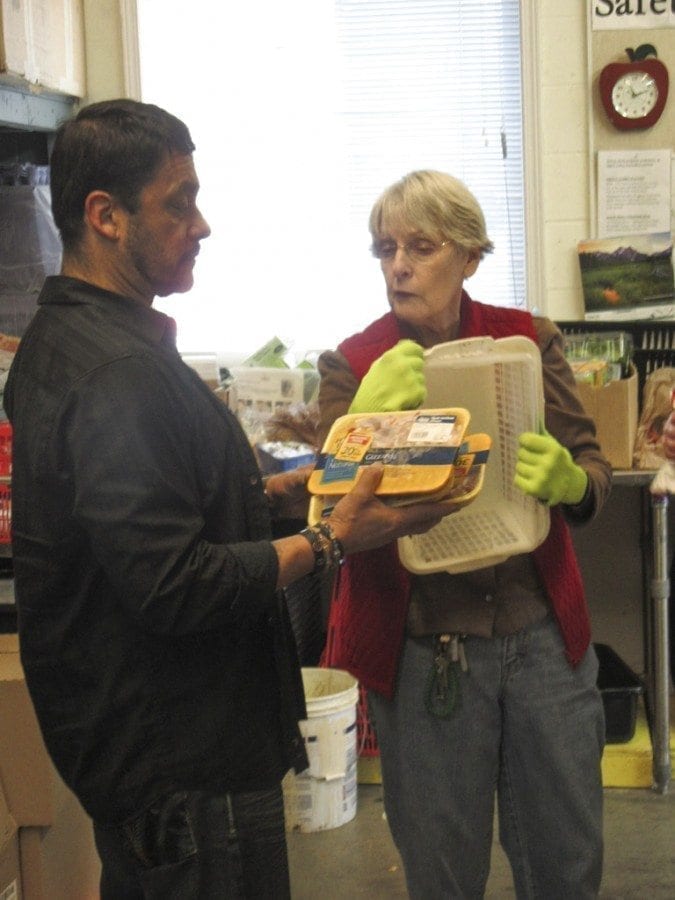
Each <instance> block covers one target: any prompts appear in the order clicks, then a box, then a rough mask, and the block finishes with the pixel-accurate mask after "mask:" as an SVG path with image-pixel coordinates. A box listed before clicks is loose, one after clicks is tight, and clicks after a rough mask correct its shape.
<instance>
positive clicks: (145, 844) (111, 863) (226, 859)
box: [94, 787, 290, 900]
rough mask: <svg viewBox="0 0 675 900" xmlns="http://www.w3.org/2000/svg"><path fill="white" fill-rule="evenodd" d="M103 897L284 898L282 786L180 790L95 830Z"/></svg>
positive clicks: (287, 891) (141, 899) (150, 899)
mask: <svg viewBox="0 0 675 900" xmlns="http://www.w3.org/2000/svg"><path fill="white" fill-rule="evenodd" d="M94 835H95V837H96V846H97V849H98V853H99V856H100V857H101V862H102V864H103V871H102V874H101V900H223V898H228V900H230V898H232V900H243V898H251V900H288V898H289V897H290V883H289V874H288V860H287V853H286V832H285V826H284V805H283V794H282V791H281V787H277V788H274V789H272V790H265V791H255V792H251V793H243V794H209V793H205V792H201V791H195V792H186V791H180V792H177V793H174V794H169V795H168V796H165V797H162V798H161V800H159V801H158V802H157V803H155V804H153V805H152V806H151V807H150V808H149V809H147V810H146V811H145V812H143V813H141V815H139V816H138V817H137V818H135V819H132V820H131V821H129V822H126V823H125V824H124V825H120V826H118V827H115V828H107V827H102V826H100V825H95V826H94Z"/></svg>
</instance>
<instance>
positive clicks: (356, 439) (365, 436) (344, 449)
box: [335, 431, 373, 462]
mask: <svg viewBox="0 0 675 900" xmlns="http://www.w3.org/2000/svg"><path fill="white" fill-rule="evenodd" d="M372 442H373V436H372V434H369V433H368V432H367V431H350V432H349V434H348V435H347V436H346V437H345V439H344V440H343V441H342V443H341V444H340V448H339V450H338V451H337V453H336V454H335V459H336V460H339V461H340V462H361V460H362V459H363V458H364V456H365V455H366V453H367V451H368V448H369V447H370V445H371V444H372Z"/></svg>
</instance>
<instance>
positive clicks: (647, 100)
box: [612, 72, 659, 119]
mask: <svg viewBox="0 0 675 900" xmlns="http://www.w3.org/2000/svg"><path fill="white" fill-rule="evenodd" d="M658 98H659V89H658V87H657V85H656V81H655V80H654V78H652V76H651V75H650V74H649V73H648V72H627V73H626V74H625V75H622V76H621V78H619V79H618V80H617V82H616V84H615V85H614V87H613V88H612V105H613V107H614V109H615V110H616V112H617V113H618V114H619V115H620V116H623V118H624V119H641V118H642V117H643V116H646V115H647V114H648V113H650V112H651V111H652V110H653V109H654V107H655V106H656V103H657V100H658Z"/></svg>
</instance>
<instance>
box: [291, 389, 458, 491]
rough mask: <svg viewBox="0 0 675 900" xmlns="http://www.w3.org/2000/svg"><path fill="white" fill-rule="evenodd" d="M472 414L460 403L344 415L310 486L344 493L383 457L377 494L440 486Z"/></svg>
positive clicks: (446, 479) (447, 478) (449, 472)
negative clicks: (428, 407) (382, 467)
mask: <svg viewBox="0 0 675 900" xmlns="http://www.w3.org/2000/svg"><path fill="white" fill-rule="evenodd" d="M469 418H470V416H469V412H468V410H466V409H463V408H460V407H450V408H443V409H417V410H405V411H403V412H392V413H353V414H349V415H346V416H342V417H341V418H339V419H338V420H337V421H336V422H335V423H334V424H333V427H332V428H331V430H330V433H329V434H328V437H327V438H326V441H325V443H324V446H323V449H322V452H321V453H320V454H319V457H318V459H317V463H316V468H315V469H314V472H313V473H312V474H311V475H310V478H309V482H308V485H307V487H308V490H309V492H310V493H311V494H318V495H322V496H324V497H331V496H336V495H342V494H345V493H347V491H349V490H351V488H352V487H353V486H354V484H356V481H357V479H358V477H359V473H360V472H361V471H362V469H363V467H365V466H369V465H372V464H373V463H376V462H380V463H383V465H384V474H383V476H382V481H381V482H380V484H379V485H378V488H377V491H376V493H377V494H378V495H383V496H391V495H397V496H399V495H406V494H409V495H420V494H422V495H425V494H430V493H434V492H436V491H439V490H441V489H442V488H443V487H445V486H446V485H447V484H448V483H449V482H450V480H451V478H452V472H453V466H454V463H455V460H456V457H457V454H458V452H459V448H460V447H461V445H462V441H463V438H464V433H465V431H466V428H467V425H468V423H469Z"/></svg>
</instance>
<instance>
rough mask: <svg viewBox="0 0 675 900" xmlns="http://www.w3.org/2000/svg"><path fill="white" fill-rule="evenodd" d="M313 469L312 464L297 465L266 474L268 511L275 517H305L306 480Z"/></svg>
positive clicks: (307, 504)
mask: <svg viewBox="0 0 675 900" xmlns="http://www.w3.org/2000/svg"><path fill="white" fill-rule="evenodd" d="M313 471H314V465H313V464H310V465H307V466H299V467H298V468H297V469H291V470H290V471H288V472H278V473H276V474H274V475H268V477H267V478H266V479H265V493H266V494H267V498H268V500H269V504H270V512H271V514H272V517H273V518H275V519H306V518H307V513H308V512H309V494H308V492H307V480H308V478H309V476H310V475H311V474H312V472H313Z"/></svg>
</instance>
